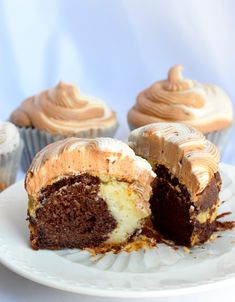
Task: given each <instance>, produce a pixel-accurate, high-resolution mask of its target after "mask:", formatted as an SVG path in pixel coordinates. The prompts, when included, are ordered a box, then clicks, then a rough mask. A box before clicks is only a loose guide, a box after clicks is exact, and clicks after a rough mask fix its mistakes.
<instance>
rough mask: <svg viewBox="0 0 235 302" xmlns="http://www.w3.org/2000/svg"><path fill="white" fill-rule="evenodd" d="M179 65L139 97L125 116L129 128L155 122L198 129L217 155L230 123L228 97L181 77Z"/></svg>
mask: <svg viewBox="0 0 235 302" xmlns="http://www.w3.org/2000/svg"><path fill="white" fill-rule="evenodd" d="M182 69H183V66H182V65H175V66H173V67H172V68H171V69H170V70H169V72H168V78H167V79H166V80H162V81H158V82H155V83H153V84H152V85H151V86H150V87H148V88H146V89H144V90H143V91H142V92H140V93H139V95H138V96H137V99H136V103H135V105H134V106H133V107H132V108H131V109H130V110H129V112H128V123H129V126H130V128H131V129H132V130H133V129H135V128H138V127H141V126H144V125H147V124H151V123H156V122H179V123H184V124H186V125H189V126H193V127H194V128H196V129H198V130H199V131H201V132H202V133H204V135H205V136H206V137H207V138H208V139H209V140H210V141H212V142H213V143H214V144H216V145H217V147H218V148H219V150H220V151H221V150H222V149H223V147H224V145H225V143H226V141H227V138H228V135H229V133H230V128H231V127H230V126H231V125H232V123H233V108H232V102H231V100H230V98H229V96H228V95H227V94H226V93H225V92H224V91H223V90H222V89H221V88H219V87H218V86H216V85H211V84H202V83H199V82H197V81H194V80H190V79H185V78H183V76H182Z"/></svg>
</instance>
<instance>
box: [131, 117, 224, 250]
mask: <svg viewBox="0 0 235 302" xmlns="http://www.w3.org/2000/svg"><path fill="white" fill-rule="evenodd" d="M129 145H130V147H131V148H132V149H133V150H134V151H135V153H136V155H139V156H141V157H143V158H144V159H146V160H148V161H149V163H150V164H151V166H152V168H153V171H154V172H155V173H156V174H157V177H156V178H155V180H154V183H153V185H152V187H153V194H152V197H151V199H150V208H151V212H152V221H153V224H154V226H155V227H156V228H157V230H158V231H159V232H160V233H161V234H162V235H164V236H165V237H166V238H167V239H171V240H173V241H174V242H175V243H177V244H179V245H185V246H189V247H190V246H194V245H198V244H202V243H204V242H205V241H207V240H208V239H209V238H210V236H211V235H212V233H213V231H214V230H215V229H216V217H217V209H218V206H219V204H220V202H219V191H220V188H221V178H220V174H219V152H218V150H217V148H216V147H215V145H213V144H212V143H211V142H210V141H208V140H207V139H206V138H205V137H204V136H203V134H202V133H201V132H199V131H197V130H196V129H194V128H193V127H190V126H187V125H184V124H179V123H155V124H150V125H147V126H143V127H141V128H138V129H135V130H133V131H132V132H131V134H130V136H129Z"/></svg>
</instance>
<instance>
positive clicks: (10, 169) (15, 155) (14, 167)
mask: <svg viewBox="0 0 235 302" xmlns="http://www.w3.org/2000/svg"><path fill="white" fill-rule="evenodd" d="M23 145H24V144H23V141H22V140H21V141H20V144H19V146H18V147H17V148H16V149H15V150H13V151H12V152H9V153H6V154H2V155H0V191H1V188H2V189H6V188H7V187H9V186H10V185H12V184H13V183H14V182H15V180H16V174H17V171H18V168H19V164H20V159H21V155H22V151H23Z"/></svg>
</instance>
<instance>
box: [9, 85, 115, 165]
mask: <svg viewBox="0 0 235 302" xmlns="http://www.w3.org/2000/svg"><path fill="white" fill-rule="evenodd" d="M10 121H11V122H12V123H14V124H15V125H16V126H17V127H18V128H19V131H20V134H21V137H22V138H23V140H24V143H25V148H24V152H23V157H22V167H23V169H24V171H26V170H27V169H28V167H29V165H30V163H31V161H32V159H33V157H34V156H35V154H36V153H37V152H38V151H40V150H41V149H42V148H43V147H45V146H46V145H48V144H50V143H52V142H54V141H57V140H60V139H63V138H66V137H71V136H76V137H85V138H93V137H101V136H102V137H106V136H107V137H113V136H114V134H115V132H116V130H117V127H118V122H117V117H116V113H115V112H113V111H112V110H111V109H110V108H109V107H108V106H107V105H106V104H105V103H104V102H102V101H101V100H99V99H97V98H95V97H90V96H86V95H83V94H81V93H80V90H79V89H78V88H77V87H76V86H74V85H71V84H65V83H63V82H60V83H59V84H58V85H57V86H56V87H54V88H51V89H48V90H46V91H43V92H41V93H39V94H37V95H35V96H32V97H30V98H28V99H26V100H25V101H23V102H22V103H21V105H20V106H19V107H18V108H17V109H16V110H15V111H14V112H13V113H12V114H11V116H10Z"/></svg>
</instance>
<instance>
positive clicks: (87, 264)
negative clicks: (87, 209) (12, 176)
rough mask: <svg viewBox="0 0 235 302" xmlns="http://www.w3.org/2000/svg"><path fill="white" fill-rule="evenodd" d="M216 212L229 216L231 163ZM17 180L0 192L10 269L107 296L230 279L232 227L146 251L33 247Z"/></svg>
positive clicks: (234, 273)
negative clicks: (196, 242) (198, 240)
mask: <svg viewBox="0 0 235 302" xmlns="http://www.w3.org/2000/svg"><path fill="white" fill-rule="evenodd" d="M220 171H221V176H222V180H223V186H222V192H221V195H220V198H221V200H222V201H223V200H225V201H226V202H225V203H223V204H222V205H221V207H220V212H221V213H222V212H227V211H232V212H233V214H232V215H230V216H227V217H225V219H226V220H235V167H231V166H228V165H224V164H223V165H221V169H220ZM26 211H27V195H26V193H25V191H24V188H23V182H19V183H17V184H15V185H13V186H12V187H10V188H8V189H7V190H6V191H4V192H3V193H1V194H0V261H1V262H2V264H4V265H5V266H7V267H8V268H10V269H11V270H13V271H14V272H16V273H18V274H20V275H22V276H24V277H26V278H28V279H30V280H33V281H35V282H38V283H41V284H44V285H47V286H51V287H55V288H58V289H62V290H66V291H71V292H77V293H83V294H89V295H97V296H107V297H125V298H126V297H159V296H170V295H180V294H186V293H192V292H199V291H201V290H206V289H209V288H216V287H218V285H222V284H224V283H234V282H235V230H232V231H226V232H222V233H216V234H217V235H221V237H219V238H217V239H215V240H214V241H212V242H210V243H207V244H205V245H203V246H202V247H197V248H193V249H191V251H190V253H188V252H187V251H186V250H185V249H183V248H179V249H178V250H175V249H172V248H171V247H169V246H166V245H164V244H160V245H158V246H157V247H156V248H154V249H152V250H148V251H143V250H141V251H138V252H133V253H130V254H128V253H125V252H123V253H120V254H118V255H114V254H107V255H98V256H96V257H92V256H90V254H89V253H88V252H85V251H80V250H63V251H45V250H44V251H43V250H42V251H33V250H32V249H31V248H30V246H29V241H28V240H29V239H28V236H29V233H28V228H27V222H26V220H25V219H26Z"/></svg>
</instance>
